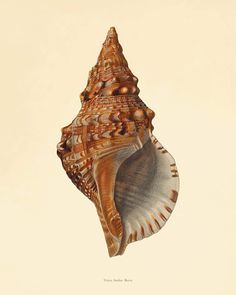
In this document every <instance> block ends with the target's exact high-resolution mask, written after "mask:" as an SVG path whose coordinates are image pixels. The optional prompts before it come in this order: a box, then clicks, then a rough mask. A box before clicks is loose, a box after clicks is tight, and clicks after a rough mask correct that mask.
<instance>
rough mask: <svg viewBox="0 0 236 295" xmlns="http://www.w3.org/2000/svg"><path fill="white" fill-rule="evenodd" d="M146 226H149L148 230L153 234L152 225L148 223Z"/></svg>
mask: <svg viewBox="0 0 236 295" xmlns="http://www.w3.org/2000/svg"><path fill="white" fill-rule="evenodd" d="M148 226H149V228H150V231H151V232H152V233H153V234H155V232H154V230H153V228H152V225H151V224H150V223H148Z"/></svg>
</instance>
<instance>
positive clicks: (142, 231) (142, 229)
mask: <svg viewBox="0 0 236 295" xmlns="http://www.w3.org/2000/svg"><path fill="white" fill-rule="evenodd" d="M141 235H142V237H143V238H144V235H145V234H144V228H143V226H142V225H141Z"/></svg>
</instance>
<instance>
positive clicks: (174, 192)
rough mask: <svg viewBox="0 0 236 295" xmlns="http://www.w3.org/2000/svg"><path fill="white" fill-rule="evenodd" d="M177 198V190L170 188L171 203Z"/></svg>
mask: <svg viewBox="0 0 236 295" xmlns="http://www.w3.org/2000/svg"><path fill="white" fill-rule="evenodd" d="M177 198H178V192H177V191H175V190H172V192H171V197H170V199H171V201H172V202H173V203H176V201H177Z"/></svg>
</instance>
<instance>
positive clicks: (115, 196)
mask: <svg viewBox="0 0 236 295" xmlns="http://www.w3.org/2000/svg"><path fill="white" fill-rule="evenodd" d="M137 82H138V79H137V78H136V77H135V76H134V75H133V74H132V72H131V71H130V69H129V68H128V63H127V61H126V59H125V57H124V55H123V53H122V47H121V45H120V44H119V42H118V37H117V33H116V31H115V28H113V27H112V28H111V29H110V30H109V32H108V35H107V38H106V40H105V42H104V44H103V47H102V50H101V52H100V55H99V57H98V61H97V64H96V65H95V66H94V67H93V68H92V70H91V71H90V74H89V79H88V84H87V86H86V88H85V90H84V91H83V92H82V93H81V96H80V97H81V102H82V108H81V110H80V112H79V113H78V115H77V116H76V118H75V119H74V120H73V121H72V123H71V124H70V125H68V126H67V127H64V128H63V129H62V138H61V141H60V142H59V144H58V146H57V153H58V156H59V157H60V158H61V161H62V165H63V167H64V169H65V171H66V173H67V175H68V176H69V178H70V179H71V180H72V182H73V183H74V184H75V185H76V186H77V188H78V189H79V190H80V191H81V192H83V193H84V194H85V195H86V196H87V197H88V198H89V199H91V201H92V202H93V203H94V204H95V206H96V209H97V212H98V216H99V218H100V222H101V225H102V228H103V231H104V235H105V238H106V242H107V246H108V251H109V255H110V256H115V255H120V254H123V252H124V251H125V248H126V246H127V245H128V244H129V243H131V242H134V241H137V240H141V239H143V238H145V237H148V236H150V235H152V234H154V233H156V232H158V231H159V230H160V228H161V227H162V226H163V225H164V224H165V222H166V221H167V219H168V218H169V216H170V214H171V213H172V211H173V209H174V206H175V203H176V200H177V195H178V187H179V181H178V172H177V168H176V165H175V161H174V159H173V157H172V156H171V155H170V154H169V153H168V152H167V151H166V150H165V149H164V148H163V147H162V145H161V144H160V143H159V142H158V141H157V140H156V139H155V137H154V136H153V135H152V130H153V126H152V122H151V121H152V119H153V117H154V115H155V114H154V112H153V111H152V110H151V109H149V108H148V107H147V106H146V105H145V104H144V102H143V101H142V100H141V99H140V98H139V96H138V93H139V89H138V87H137Z"/></svg>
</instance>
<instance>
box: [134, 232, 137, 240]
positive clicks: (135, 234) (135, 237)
mask: <svg viewBox="0 0 236 295" xmlns="http://www.w3.org/2000/svg"><path fill="white" fill-rule="evenodd" d="M137 238H138V233H137V231H135V232H134V240H135V241H137Z"/></svg>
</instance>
